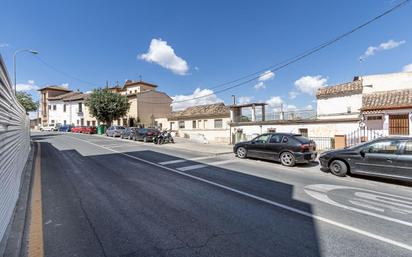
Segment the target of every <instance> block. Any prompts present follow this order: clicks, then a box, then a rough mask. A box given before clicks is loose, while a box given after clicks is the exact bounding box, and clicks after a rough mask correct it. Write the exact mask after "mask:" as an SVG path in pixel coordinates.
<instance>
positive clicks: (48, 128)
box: [40, 123, 61, 131]
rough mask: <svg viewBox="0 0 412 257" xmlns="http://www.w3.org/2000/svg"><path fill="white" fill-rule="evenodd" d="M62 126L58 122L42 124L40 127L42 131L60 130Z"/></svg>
mask: <svg viewBox="0 0 412 257" xmlns="http://www.w3.org/2000/svg"><path fill="white" fill-rule="evenodd" d="M60 126H61V124H60V123H56V124H54V123H51V124H48V125H47V126H42V127H41V128H40V131H58V130H59V128H60Z"/></svg>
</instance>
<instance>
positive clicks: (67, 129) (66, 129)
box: [59, 125, 72, 132]
mask: <svg viewBox="0 0 412 257" xmlns="http://www.w3.org/2000/svg"><path fill="white" fill-rule="evenodd" d="M71 129H72V126H71V125H63V126H61V127H60V128H59V131H60V132H70V131H71Z"/></svg>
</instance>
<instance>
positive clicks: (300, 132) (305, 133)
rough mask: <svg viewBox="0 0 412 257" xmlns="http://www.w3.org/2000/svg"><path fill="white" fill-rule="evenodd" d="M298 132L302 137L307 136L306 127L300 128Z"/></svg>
mask: <svg viewBox="0 0 412 257" xmlns="http://www.w3.org/2000/svg"><path fill="white" fill-rule="evenodd" d="M299 134H301V135H302V136H304V137H308V129H307V128H300V129H299Z"/></svg>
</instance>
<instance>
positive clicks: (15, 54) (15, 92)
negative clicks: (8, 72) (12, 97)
mask: <svg viewBox="0 0 412 257" xmlns="http://www.w3.org/2000/svg"><path fill="white" fill-rule="evenodd" d="M22 52H29V53H31V54H38V53H39V52H37V51H35V50H32V49H20V50H17V51H16V52H14V55H13V73H14V94H17V86H16V85H17V82H16V81H17V75H16V74H17V71H16V56H17V54H19V53H22Z"/></svg>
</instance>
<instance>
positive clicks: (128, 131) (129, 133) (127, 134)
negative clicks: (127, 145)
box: [121, 127, 139, 139]
mask: <svg viewBox="0 0 412 257" xmlns="http://www.w3.org/2000/svg"><path fill="white" fill-rule="evenodd" d="M138 130H139V128H136V127H127V128H124V130H123V132H122V135H121V138H127V139H133V137H134V136H135V135H136V133H137V131H138Z"/></svg>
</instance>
